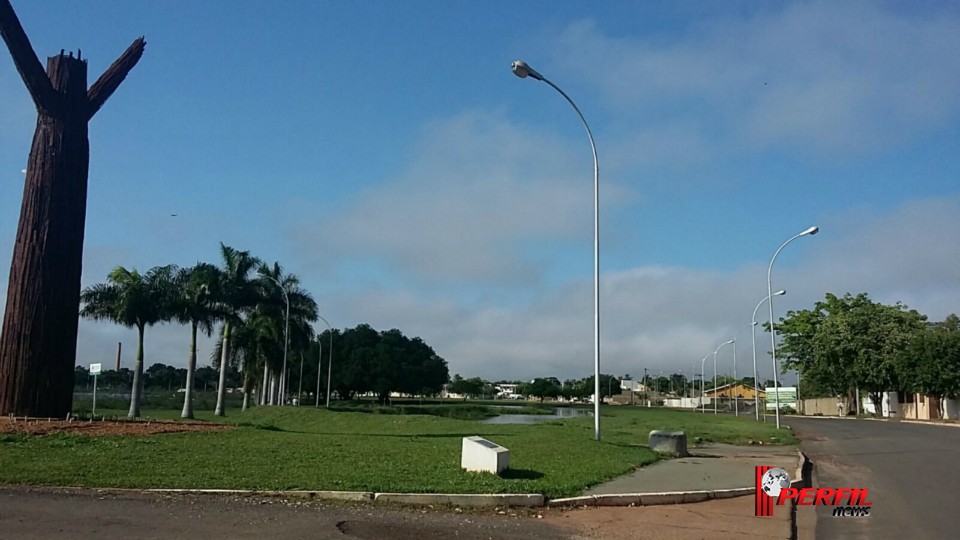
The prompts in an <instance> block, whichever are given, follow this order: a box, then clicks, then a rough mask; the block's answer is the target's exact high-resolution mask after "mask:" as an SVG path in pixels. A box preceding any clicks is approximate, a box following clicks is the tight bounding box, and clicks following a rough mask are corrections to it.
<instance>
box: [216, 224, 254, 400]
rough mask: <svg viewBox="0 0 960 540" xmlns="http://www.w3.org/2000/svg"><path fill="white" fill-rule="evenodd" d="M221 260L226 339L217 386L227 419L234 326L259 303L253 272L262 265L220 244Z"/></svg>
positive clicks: (220, 292) (220, 293) (220, 299)
mask: <svg viewBox="0 0 960 540" xmlns="http://www.w3.org/2000/svg"><path fill="white" fill-rule="evenodd" d="M220 256H221V259H222V264H223V267H222V268H221V269H220V283H219V286H218V289H217V292H218V294H217V300H218V302H219V304H220V305H221V307H222V308H223V313H222V315H223V330H222V334H223V339H222V346H221V350H220V384H219V385H217V408H216V410H215V411H214V414H215V415H216V416H226V412H225V410H224V397H225V396H226V392H227V384H226V383H227V361H228V359H229V358H230V326H231V324H236V323H237V322H238V321H240V316H241V314H242V313H243V312H244V311H246V310H249V309H250V308H251V307H253V306H254V305H256V303H257V296H258V295H257V289H256V286H255V282H253V281H251V280H250V272H251V271H252V270H253V268H254V267H256V266H257V265H259V264H261V262H260V260H259V259H257V258H256V257H251V256H250V252H249V251H238V250H236V249H233V248H232V247H229V246H226V245H224V244H223V243H222V242H221V243H220Z"/></svg>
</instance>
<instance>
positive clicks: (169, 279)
mask: <svg viewBox="0 0 960 540" xmlns="http://www.w3.org/2000/svg"><path fill="white" fill-rule="evenodd" d="M175 271H176V266H173V265H168V266H157V267H154V268H151V269H150V270H149V271H148V272H147V273H146V274H141V273H139V272H137V270H136V269H133V270H127V269H126V268H124V267H122V266H118V267H116V268H114V269H113V271H112V272H110V274H108V275H107V282H106V283H98V284H96V285H93V286H90V287H87V288H86V289H84V290H83V291H81V293H80V301H81V303H82V304H83V307H82V308H81V310H80V315H81V316H83V317H87V318H90V319H95V320H103V319H106V320H110V321H113V322H115V323H117V324H122V325H123V326H126V327H128V328H132V327H136V328H137V360H136V364H135V365H134V369H133V388H132V389H131V392H130V410H129V412H128V413H127V416H128V417H130V418H137V417H139V416H140V401H141V397H142V395H143V333H144V330H145V329H146V327H147V326H153V325H154V324H156V323H158V322H162V321H167V320H169V319H170V317H171V311H172V310H171V307H172V305H171V304H172V302H171V299H172V294H173V293H172V291H173V290H174V286H173V273H174V272H175Z"/></svg>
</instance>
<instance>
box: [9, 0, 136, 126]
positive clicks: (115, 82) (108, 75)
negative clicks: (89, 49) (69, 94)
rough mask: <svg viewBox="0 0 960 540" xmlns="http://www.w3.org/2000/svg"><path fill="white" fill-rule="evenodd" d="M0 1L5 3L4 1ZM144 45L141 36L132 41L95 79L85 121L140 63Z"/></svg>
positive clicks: (89, 94) (88, 96)
mask: <svg viewBox="0 0 960 540" xmlns="http://www.w3.org/2000/svg"><path fill="white" fill-rule="evenodd" d="M0 1H4V2H5V1H6V0H0ZM146 44H147V42H146V41H144V40H143V36H141V37H138V38H137V39H135V40H133V43H131V44H130V46H129V47H127V50H125V51H123V54H121V55H120V58H117V60H116V61H115V62H114V63H113V64H112V65H111V66H110V67H109V68H107V70H106V71H104V72H103V75H101V76H100V78H99V79H97V82H95V83H93V86H91V87H90V91H89V92H87V99H88V100H89V102H90V106H89V109H88V110H87V119H90V118H93V115H95V114H97V111H99V110H100V107H102V106H103V104H104V103H105V102H106V101H107V99H108V98H109V97H110V96H111V95H113V93H114V91H116V89H117V88H119V87H120V83H122V82H123V80H124V79H126V78H127V74H128V73H130V70H131V69H133V66H135V65H137V62H139V61H140V57H141V56H143V48H144V46H146Z"/></svg>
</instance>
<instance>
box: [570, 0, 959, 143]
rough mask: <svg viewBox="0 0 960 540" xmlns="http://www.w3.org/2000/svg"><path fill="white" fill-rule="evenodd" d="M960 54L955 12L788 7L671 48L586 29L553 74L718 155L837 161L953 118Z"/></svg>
mask: <svg viewBox="0 0 960 540" xmlns="http://www.w3.org/2000/svg"><path fill="white" fill-rule="evenodd" d="M958 49H960V20H958V19H957V17H956V16H955V15H953V14H946V13H944V14H934V15H905V14H904V13H902V12H900V13H893V12H890V11H886V10H884V8H883V7H882V6H881V5H879V4H876V3H872V2H840V3H838V2H802V3H792V4H789V5H784V6H783V7H782V9H779V10H759V11H758V13H756V14H755V15H753V16H750V17H748V18H742V19H731V18H714V19H709V20H704V21H701V22H700V23H698V24H695V25H692V26H690V27H688V28H686V30H685V32H681V33H680V34H679V35H678V36H677V37H671V38H668V39H665V38H662V37H658V38H644V39H627V38H618V37H610V36H607V35H604V34H603V32H602V31H601V30H600V29H599V27H598V25H597V24H595V23H594V22H591V21H584V22H581V23H578V24H575V25H572V26H570V27H569V28H568V29H567V31H566V32H565V33H563V34H562V35H561V36H560V37H559V38H558V40H557V46H556V47H554V48H552V50H553V51H554V52H555V55H556V56H555V60H554V63H555V64H556V65H558V66H567V67H568V68H572V69H573V70H574V71H575V72H576V77H581V78H583V79H584V80H588V81H589V80H594V81H598V84H599V86H600V89H601V91H602V92H603V93H604V95H605V96H606V97H607V100H608V105H609V107H610V108H611V109H612V110H615V111H617V114H618V116H624V115H627V117H628V118H635V117H638V116H642V118H643V119H644V123H646V124H650V123H653V124H659V123H663V122H669V123H676V122H678V121H679V122H682V123H684V124H685V125H687V126H695V127H696V129H697V130H698V133H702V134H704V135H705V136H706V137H707V138H708V139H710V140H716V141H717V145H716V146H715V147H714V148H713V150H714V152H715V155H719V154H720V153H721V152H723V151H725V150H728V149H730V148H738V147H743V148H760V149H763V148H770V147H774V148H776V147H781V146H783V145H789V146H790V147H797V148H800V149H802V150H804V151H805V153H807V154H809V155H814V156H823V155H827V156H834V157H836V156H841V155H845V154H847V153H851V152H852V153H855V154H862V153H873V152H875V151H877V150H881V149H885V148H888V147H891V146H896V145H899V144H903V143H904V142H909V141H910V140H911V139H910V137H911V135H914V134H916V133H918V132H921V131H923V130H926V129H929V128H937V127H942V126H944V125H947V124H948V123H949V122H950V121H951V120H952V119H954V118H956V117H957V113H958V111H960V95H958V94H957V92H956V91H955V89H956V88H957V87H958V86H960V57H958V56H957V55H953V54H950V53H949V52H948V51H954V50H958ZM678 119H679V120H678ZM717 135H720V137H717ZM691 137H694V138H696V135H691Z"/></svg>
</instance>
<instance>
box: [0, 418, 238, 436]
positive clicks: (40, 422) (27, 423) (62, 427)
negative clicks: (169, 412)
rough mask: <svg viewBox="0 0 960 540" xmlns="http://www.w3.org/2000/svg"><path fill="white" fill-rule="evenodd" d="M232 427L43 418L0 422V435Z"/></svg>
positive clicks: (147, 432) (146, 432) (224, 427)
mask: <svg viewBox="0 0 960 540" xmlns="http://www.w3.org/2000/svg"><path fill="white" fill-rule="evenodd" d="M232 428H233V426H229V425H224V424H211V423H207V422H189V421H187V422H180V421H173V420H59V419H57V420H53V419H47V418H22V417H21V418H10V417H6V418H0V433H3V434H11V433H24V434H27V435H49V434H50V433H55V432H63V433H70V434H75V435H89V436H107V435H155V434H157V433H183V432H189V431H225V430H228V429H232Z"/></svg>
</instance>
